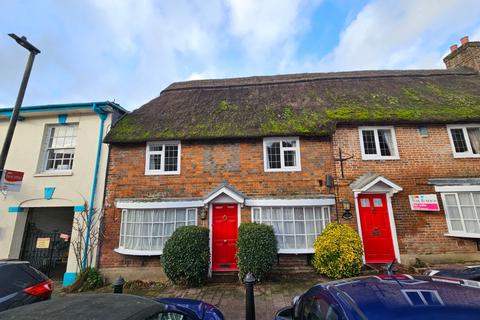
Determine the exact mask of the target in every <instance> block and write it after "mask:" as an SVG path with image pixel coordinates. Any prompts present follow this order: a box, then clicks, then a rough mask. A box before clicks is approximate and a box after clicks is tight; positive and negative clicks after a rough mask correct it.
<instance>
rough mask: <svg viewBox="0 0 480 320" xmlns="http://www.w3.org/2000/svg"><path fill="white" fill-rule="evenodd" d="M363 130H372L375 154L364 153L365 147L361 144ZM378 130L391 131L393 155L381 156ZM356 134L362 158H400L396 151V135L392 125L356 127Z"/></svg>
mask: <svg viewBox="0 0 480 320" xmlns="http://www.w3.org/2000/svg"><path fill="white" fill-rule="evenodd" d="M364 130H369V131H373V133H374V139H375V149H376V150H377V153H376V154H365V147H364V145H363V134H362V132H363V131H364ZM378 130H390V132H391V133H392V142H393V150H392V151H393V153H394V154H393V155H391V156H382V155H381V152H380V140H379V139H378ZM358 135H359V139H360V149H361V152H362V160H398V159H400V154H399V153H398V146H397V137H396V135H395V128H394V127H393V126H364V127H358Z"/></svg>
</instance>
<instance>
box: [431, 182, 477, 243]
mask: <svg viewBox="0 0 480 320" xmlns="http://www.w3.org/2000/svg"><path fill="white" fill-rule="evenodd" d="M472 192H475V191H470V192H468V191H467V192H462V191H459V192H442V193H441V194H440V196H441V198H442V204H443V209H444V212H445V219H446V221H447V227H448V234H446V236H453V237H462V238H476V239H480V233H478V234H477V233H471V232H467V231H466V230H467V228H466V227H465V219H464V218H463V212H462V205H461V204H460V199H459V197H458V194H459V193H469V194H471V193H472ZM446 195H454V196H455V200H456V202H457V208H458V212H459V214H460V217H461V220H460V221H461V222H462V226H463V231H458V230H453V229H452V224H451V221H450V219H449V212H448V206H447V201H446V199H445V196H446ZM472 203H473V211H474V212H475V214H476V216H477V217H479V216H480V212H478V211H477V207H476V206H475V202H474V200H473V199H472ZM467 220H469V219H467ZM470 220H471V219H470Z"/></svg>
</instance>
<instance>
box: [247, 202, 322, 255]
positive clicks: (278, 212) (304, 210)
mask: <svg viewBox="0 0 480 320" xmlns="http://www.w3.org/2000/svg"><path fill="white" fill-rule="evenodd" d="M252 218H253V222H257V223H264V224H267V225H271V226H272V227H273V231H274V232H275V237H276V238H277V245H278V249H279V253H313V244H314V242H315V239H316V238H317V236H318V235H320V234H321V233H322V231H323V230H324V229H325V227H326V226H327V225H328V224H329V223H330V207H329V206H320V207H253V208H252Z"/></svg>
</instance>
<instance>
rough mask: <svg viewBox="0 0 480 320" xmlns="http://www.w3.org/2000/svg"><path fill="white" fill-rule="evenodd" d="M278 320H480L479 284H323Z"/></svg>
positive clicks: (423, 279) (399, 280)
mask: <svg viewBox="0 0 480 320" xmlns="http://www.w3.org/2000/svg"><path fill="white" fill-rule="evenodd" d="M275 319H276V320H287V319H288V320H291V319H293V320H300V319H301V320H317V319H322V320H323V319H326V320H337V319H338V320H340V319H355V320H356V319H359V320H365V319H422V320H425V319H458V320H463V319H480V283H479V282H477V281H471V280H461V279H452V278H442V277H428V276H411V275H406V274H397V275H377V276H368V277H359V278H351V279H346V280H339V281H333V282H328V283H323V284H318V285H316V286H314V287H312V288H311V289H309V290H308V291H307V292H305V293H304V294H303V295H302V296H300V297H295V299H294V302H293V305H292V306H290V307H286V308H284V309H282V310H280V311H279V312H278V313H277V315H276V317H275Z"/></svg>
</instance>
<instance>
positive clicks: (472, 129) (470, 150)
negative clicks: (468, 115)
mask: <svg viewBox="0 0 480 320" xmlns="http://www.w3.org/2000/svg"><path fill="white" fill-rule="evenodd" d="M448 136H449V138H450V143H451V144H452V149H453V156H454V157H455V158H470V157H472V158H473V157H480V125H479V124H468V125H452V126H448Z"/></svg>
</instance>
